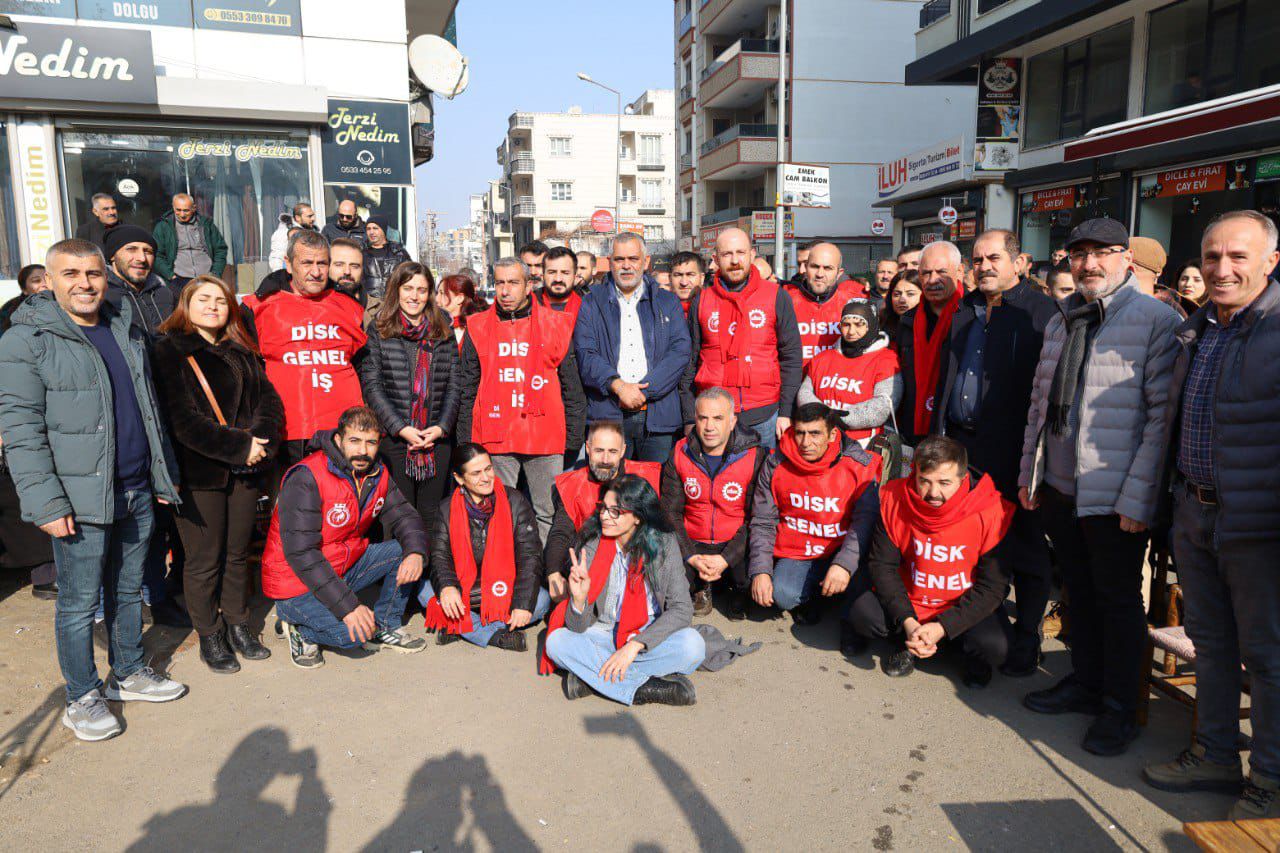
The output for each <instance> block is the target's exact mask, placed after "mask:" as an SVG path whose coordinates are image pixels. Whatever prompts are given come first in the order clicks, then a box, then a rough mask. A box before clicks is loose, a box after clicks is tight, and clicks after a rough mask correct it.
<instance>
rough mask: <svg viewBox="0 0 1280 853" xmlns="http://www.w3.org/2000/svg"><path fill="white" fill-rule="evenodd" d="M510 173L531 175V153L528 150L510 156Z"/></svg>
mask: <svg viewBox="0 0 1280 853" xmlns="http://www.w3.org/2000/svg"><path fill="white" fill-rule="evenodd" d="M511 174H513V175H532V174H533V155H532V154H530V153H529V152H528V151H521V152H520V153H519V154H517V155H515V156H514V157H512V158H511Z"/></svg>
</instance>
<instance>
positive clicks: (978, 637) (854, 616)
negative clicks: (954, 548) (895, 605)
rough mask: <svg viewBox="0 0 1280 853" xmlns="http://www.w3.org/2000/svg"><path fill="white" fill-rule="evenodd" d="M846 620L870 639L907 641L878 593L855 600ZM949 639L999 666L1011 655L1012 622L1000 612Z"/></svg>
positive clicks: (964, 649)
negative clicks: (1009, 627) (893, 622)
mask: <svg viewBox="0 0 1280 853" xmlns="http://www.w3.org/2000/svg"><path fill="white" fill-rule="evenodd" d="M846 621H848V623H849V624H850V625H852V626H853V630H854V631H856V632H857V633H858V634H859V635H861V636H863V637H866V638H867V639H869V640H870V639H881V640H883V639H888V638H890V637H892V638H893V639H894V640H895V641H897V642H903V641H905V640H906V638H905V637H904V636H903V634H902V630H901V629H899V628H890V627H889V618H888V615H887V614H886V613H885V612H884V607H883V606H882V605H881V604H880V599H878V598H876V594H875V593H874V592H872V591H871V590H867V591H866V592H864V593H862V594H861V595H859V596H858V597H857V598H855V599H853V602H852V603H851V604H850V605H849V615H848V616H847V617H846ZM947 639H948V640H958V641H959V645H960V651H961V652H962V653H964V654H966V655H974V656H976V657H980V658H982V659H983V660H985V661H986V662H987V663H989V664H991V665H992V666H999V665H1000V664H1002V663H1004V659H1005V658H1006V657H1008V656H1009V629H1008V623H1007V622H1006V621H1005V620H1004V619H1003V618H1001V616H1000V613H999V612H998V611H997V612H995V613H992V614H991V615H990V616H988V617H987V618H985V619H983V620H982V621H981V622H979V623H978V624H977V625H974V626H973V627H972V628H970V629H969V630H967V631H965V632H964V633H963V634H961V635H960V636H959V637H948V638H947Z"/></svg>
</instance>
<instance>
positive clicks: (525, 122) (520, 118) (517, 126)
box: [508, 113, 533, 130]
mask: <svg viewBox="0 0 1280 853" xmlns="http://www.w3.org/2000/svg"><path fill="white" fill-rule="evenodd" d="M508 124H509V125H510V127H511V129H512V130H528V129H530V128H532V127H533V113H512V114H511V118H510V120H509V121H508Z"/></svg>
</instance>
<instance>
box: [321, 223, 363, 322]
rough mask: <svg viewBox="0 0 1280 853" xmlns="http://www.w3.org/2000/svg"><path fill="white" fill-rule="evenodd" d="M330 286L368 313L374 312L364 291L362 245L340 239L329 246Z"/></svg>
mask: <svg viewBox="0 0 1280 853" xmlns="http://www.w3.org/2000/svg"><path fill="white" fill-rule="evenodd" d="M329 286H330V287H332V288H333V289H334V290H336V291H338V292H339V293H341V294H343V295H344V296H349V297H351V298H352V299H354V300H355V301H357V302H359V303H360V305H361V307H363V308H365V309H366V313H369V312H371V311H372V310H373V309H372V308H371V307H369V306H368V304H367V303H368V297H367V295H366V294H365V290H364V249H362V248H361V244H360V243H358V242H356V241H355V240H350V239H348V238H346V237H339V238H338V239H337V240H334V241H333V243H331V244H330V245H329Z"/></svg>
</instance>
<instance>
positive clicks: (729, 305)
mask: <svg viewBox="0 0 1280 853" xmlns="http://www.w3.org/2000/svg"><path fill="white" fill-rule="evenodd" d="M755 261H756V252H755V249H754V248H752V246H751V238H750V237H749V236H747V232H745V231H743V230H742V229H741V228H730V229H728V230H726V231H723V232H721V233H720V236H718V237H717V238H716V247H715V264H716V271H715V275H714V276H713V277H712V279H711V283H710V284H709V285H708V286H707V287H704V288H703V289H702V290H701V291H699V292H698V294H697V295H696V296H694V297H693V302H692V304H691V305H690V306H689V335H690V337H691V338H692V343H693V358H692V359H690V361H689V366H688V368H687V369H686V370H685V373H684V378H683V380H682V381H681V384H680V403H681V415H682V417H683V419H684V423H685V425H686V432H687V431H688V429H691V428H692V424H693V421H694V411H693V401H694V397H695V396H697V395H698V394H701V393H702V392H703V391H706V390H707V389H708V388H715V387H720V388H724V389H725V390H726V391H728V392H729V393H730V394H731V395H732V396H733V400H734V410H735V411H736V412H737V415H738V420H739V422H741V423H742V424H743V425H744V426H747V427H750V428H751V429H753V430H755V432H756V434H757V435H758V436H759V437H760V444H761V446H762V447H769V448H773V447H777V446H778V441H779V439H780V438H781V437H782V434H783V433H784V432H786V431H787V428H788V427H790V426H791V410H792V407H793V406H794V404H795V399H796V392H797V391H799V390H800V381H801V379H802V378H803V377H802V372H803V369H804V353H803V351H802V350H801V344H800V327H799V325H798V324H797V322H796V311H795V306H794V305H793V304H792V302H791V298H790V297H789V296H787V294H786V292H785V291H784V290H783V289H782V288H781V287H779V286H778V284H777V282H775V281H768V280H766V279H765V278H764V277H763V276H762V275H761V273H760V270H759V269H758V268H757V266H756V263H755Z"/></svg>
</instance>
